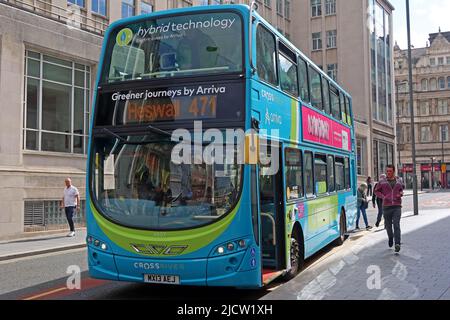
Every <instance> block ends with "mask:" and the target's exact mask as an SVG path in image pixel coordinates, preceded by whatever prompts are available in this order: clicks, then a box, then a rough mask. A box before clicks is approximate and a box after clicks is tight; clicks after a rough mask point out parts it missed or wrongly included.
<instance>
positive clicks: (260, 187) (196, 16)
mask: <svg viewBox="0 0 450 320" xmlns="http://www.w3.org/2000/svg"><path fill="white" fill-rule="evenodd" d="M92 115H93V116H92V122H91V131H90V137H89V155H88V164H87V168H88V174H87V184H86V185H87V192H86V194H87V203H88V204H89V205H88V206H87V207H88V208H87V213H86V216H87V232H88V235H87V239H86V241H87V246H88V262H89V273H90V276H91V277H93V278H99V279H109V280H117V281H127V282H142V283H162V284H173V285H189V286H218V287H219V286H225V287H237V288H260V287H263V286H265V285H267V284H269V283H270V282H271V281H273V280H274V279H276V278H278V277H285V278H286V279H289V278H292V277H294V276H296V275H297V274H298V273H299V272H300V271H301V269H302V267H303V266H304V261H305V259H307V258H309V257H311V256H313V255H314V254H315V253H317V252H318V251H319V250H321V249H322V248H324V247H326V246H328V245H330V244H332V243H335V244H337V245H341V244H342V243H343V242H344V240H345V238H346V236H347V234H348V232H349V231H350V230H352V229H353V228H354V221H355V216H356V183H357V181H356V168H355V161H356V160H355V148H356V146H355V135H354V127H353V126H354V124H353V120H352V119H353V117H352V100H351V96H350V95H349V94H348V93H347V92H346V91H345V90H344V89H343V88H341V87H340V86H339V85H338V84H337V83H336V82H335V81H333V80H332V79H331V78H330V77H328V76H327V74H326V73H324V72H323V71H322V70H321V69H320V68H318V67H317V66H316V65H315V64H314V63H313V62H312V61H311V60H310V59H308V58H307V57H306V56H305V55H304V54H302V53H301V52H300V51H299V50H298V49H297V48H296V47H295V46H294V45H293V44H292V43H291V42H289V41H288V39H286V38H285V37H284V36H283V35H282V34H280V33H279V32H278V31H277V30H276V29H275V28H274V27H273V26H271V25H270V24H269V23H268V22H267V21H265V20H264V19H263V18H262V17H261V16H260V15H259V14H258V12H257V9H256V8H255V6H254V5H253V4H252V5H251V6H245V5H217V6H203V7H191V8H183V9H176V10H168V11H161V12H156V13H152V14H146V15H141V16H136V17H131V18H127V19H123V20H120V21H117V22H114V23H112V24H111V26H110V27H109V29H108V30H107V32H106V35H105V39H104V43H103V48H102V53H101V59H100V63H99V67H98V77H97V82H96V88H95V92H94V99H93V111H92ZM199 123H200V124H201V126H199ZM180 130H181V131H180ZM230 130H241V131H242V132H244V133H245V135H244V138H243V139H241V140H240V141H241V142H242V141H243V143H241V144H237V143H236V144H232V146H231V147H230V148H228V149H226V150H227V152H218V151H217V150H218V149H217V150H216V149H215V151H214V152H213V153H212V154H213V157H214V161H213V162H208V161H206V160H205V159H199V158H198V157H197V156H195V154H198V152H197V153H196V152H194V155H192V154H191V153H190V150H191V149H189V148H191V147H192V150H194V149H196V150H197V151H200V154H202V152H203V151H205V152H206V150H207V149H208V148H210V147H211V145H212V144H215V145H216V146H217V144H219V142H218V141H219V140H220V139H217V134H219V135H221V134H223V135H224V136H225V133H228V131H230ZM180 132H181V134H180ZM208 132H213V133H215V134H216V136H215V137H216V138H215V139H214V140H213V139H212V138H211V139H210V140H209V141H210V144H207V143H203V142H201V143H198V142H197V140H196V139H195V136H196V135H197V136H198V135H199V136H201V137H202V136H203V137H205V136H206V135H207V133H208ZM247 132H251V134H247ZM177 134H178V135H179V136H183V137H184V138H183V139H182V138H177V139H179V140H178V141H182V140H183V141H184V146H186V145H188V146H189V147H188V148H187V149H182V148H181V149H180V144H179V143H176V142H174V135H177ZM186 137H187V138H186ZM190 139H192V140H190ZM205 140H207V139H205ZM227 141H228V140H227ZM233 141H234V140H233ZM264 141H265V142H264ZM255 142H256V143H257V144H255ZM275 142H276V143H275ZM264 143H265V147H264V146H263V144H264ZM223 144H225V142H223ZM255 146H256V148H255ZM227 147H228V144H227ZM177 148H178V149H177ZM176 149H177V150H176ZM180 150H182V151H181V152H180ZM263 150H265V151H263ZM216 151H217V152H216ZM242 152H244V156H243V157H242V156H241V155H242ZM225 154H226V156H227V159H226V161H220V160H225V159H223V158H225ZM174 155H179V156H181V157H183V159H188V160H189V161H184V162H179V161H175V160H174ZM263 156H265V158H266V159H267V158H269V156H270V159H272V162H271V163H270V166H269V165H268V164H267V163H268V162H267V161H266V162H263V161H261V159H262V158H263ZM200 158H201V157H200ZM238 158H239V159H242V161H237V159H238ZM229 159H231V160H232V161H228V160H229ZM274 159H276V160H274ZM273 164H275V167H276V170H272V169H273V166H272V165H273Z"/></svg>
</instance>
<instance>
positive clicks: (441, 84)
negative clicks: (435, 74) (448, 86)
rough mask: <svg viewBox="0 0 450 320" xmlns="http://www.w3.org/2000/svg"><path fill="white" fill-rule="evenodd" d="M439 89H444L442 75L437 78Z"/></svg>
mask: <svg viewBox="0 0 450 320" xmlns="http://www.w3.org/2000/svg"><path fill="white" fill-rule="evenodd" d="M439 89H441V90H445V78H444V77H440V78H439Z"/></svg>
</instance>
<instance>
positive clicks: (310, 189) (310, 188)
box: [304, 151, 314, 197]
mask: <svg viewBox="0 0 450 320" xmlns="http://www.w3.org/2000/svg"><path fill="white" fill-rule="evenodd" d="M304 157H305V165H304V169H305V170H304V175H305V193H306V196H307V197H312V196H314V171H313V155H312V153H311V152H309V151H308V152H305V156H304Z"/></svg>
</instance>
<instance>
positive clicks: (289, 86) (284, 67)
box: [278, 53, 298, 97]
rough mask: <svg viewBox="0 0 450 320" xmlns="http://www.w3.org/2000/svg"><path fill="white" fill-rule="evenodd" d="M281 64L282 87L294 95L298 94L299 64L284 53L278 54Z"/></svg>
mask: <svg viewBox="0 0 450 320" xmlns="http://www.w3.org/2000/svg"><path fill="white" fill-rule="evenodd" d="M278 57H279V64H280V82H281V89H282V90H283V91H286V92H288V93H290V94H292V95H293V96H295V97H297V96H298V79H297V65H296V64H295V63H293V62H292V61H291V60H290V59H288V58H287V57H285V56H284V55H283V54H282V53H280V54H279V55H278Z"/></svg>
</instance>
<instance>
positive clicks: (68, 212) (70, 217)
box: [65, 207, 77, 231]
mask: <svg viewBox="0 0 450 320" xmlns="http://www.w3.org/2000/svg"><path fill="white" fill-rule="evenodd" d="M76 208H77V207H65V212H66V218H67V222H68V223H69V227H70V231H75V225H74V223H73V214H74V213H75V210H76Z"/></svg>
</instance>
